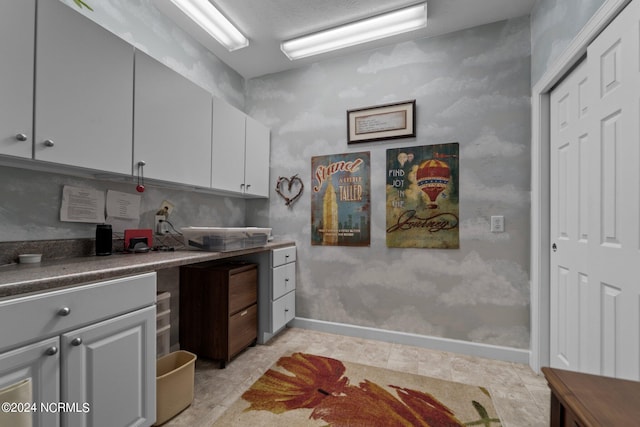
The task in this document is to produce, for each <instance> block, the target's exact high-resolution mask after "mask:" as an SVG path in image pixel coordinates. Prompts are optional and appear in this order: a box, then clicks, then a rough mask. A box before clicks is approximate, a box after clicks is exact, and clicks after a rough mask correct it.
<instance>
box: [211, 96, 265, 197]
mask: <svg viewBox="0 0 640 427" xmlns="http://www.w3.org/2000/svg"><path fill="white" fill-rule="evenodd" d="M269 138H270V130H269V128H267V127H265V126H263V125H262V124H260V123H259V122H258V121H256V120H255V119H253V118H251V117H249V116H247V115H246V114H245V113H243V112H242V111H240V110H238V109H236V108H234V107H233V106H231V105H229V104H227V103H226V102H224V101H223V100H221V99H218V98H214V99H213V145H212V150H213V156H212V170H211V187H213V188H214V189H218V190H224V191H229V192H232V193H236V194H241V195H244V196H246V197H269V149H270V140H269Z"/></svg>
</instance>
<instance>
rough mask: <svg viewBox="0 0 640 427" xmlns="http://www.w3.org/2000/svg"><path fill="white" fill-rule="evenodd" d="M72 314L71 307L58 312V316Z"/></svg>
mask: <svg viewBox="0 0 640 427" xmlns="http://www.w3.org/2000/svg"><path fill="white" fill-rule="evenodd" d="M70 313H71V309H70V308H69V307H62V308H61V309H60V310H58V316H68V315H69V314H70Z"/></svg>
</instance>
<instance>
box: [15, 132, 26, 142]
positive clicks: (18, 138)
mask: <svg viewBox="0 0 640 427" xmlns="http://www.w3.org/2000/svg"><path fill="white" fill-rule="evenodd" d="M16 139H17V140H18V141H26V140H27V135H25V134H24V133H19V134H17V135H16Z"/></svg>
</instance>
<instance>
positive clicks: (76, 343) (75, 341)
mask: <svg viewBox="0 0 640 427" xmlns="http://www.w3.org/2000/svg"><path fill="white" fill-rule="evenodd" d="M80 344H82V338H80V337H77V338H74V339H72V340H71V345H73V346H76V347H77V346H79V345H80Z"/></svg>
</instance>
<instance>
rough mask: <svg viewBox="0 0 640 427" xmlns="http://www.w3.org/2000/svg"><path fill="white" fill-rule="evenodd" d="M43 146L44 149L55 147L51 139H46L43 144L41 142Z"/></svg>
mask: <svg viewBox="0 0 640 427" xmlns="http://www.w3.org/2000/svg"><path fill="white" fill-rule="evenodd" d="M43 144H44V146H45V147H53V146H54V145H56V144H55V143H54V142H53V140H51V139H47V140H46V141H45V142H43Z"/></svg>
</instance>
